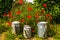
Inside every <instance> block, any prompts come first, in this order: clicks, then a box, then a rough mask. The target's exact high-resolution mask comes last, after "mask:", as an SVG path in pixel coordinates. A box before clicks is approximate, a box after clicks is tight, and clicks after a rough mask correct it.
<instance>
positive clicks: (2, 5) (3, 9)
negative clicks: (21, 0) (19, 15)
mask: <svg viewBox="0 0 60 40" xmlns="http://www.w3.org/2000/svg"><path fill="white" fill-rule="evenodd" d="M12 2H13V1H12V0H0V17H1V16H2V15H3V14H4V13H8V11H10V10H11V8H12Z"/></svg>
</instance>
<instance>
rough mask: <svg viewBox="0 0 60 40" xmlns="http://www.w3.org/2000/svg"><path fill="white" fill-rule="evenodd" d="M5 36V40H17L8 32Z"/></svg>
mask: <svg viewBox="0 0 60 40" xmlns="http://www.w3.org/2000/svg"><path fill="white" fill-rule="evenodd" d="M5 35H6V38H5V40H14V39H15V36H14V34H12V33H11V32H6V34H5Z"/></svg>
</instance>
